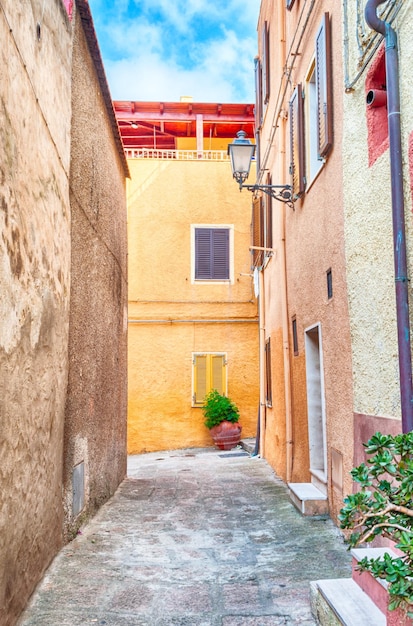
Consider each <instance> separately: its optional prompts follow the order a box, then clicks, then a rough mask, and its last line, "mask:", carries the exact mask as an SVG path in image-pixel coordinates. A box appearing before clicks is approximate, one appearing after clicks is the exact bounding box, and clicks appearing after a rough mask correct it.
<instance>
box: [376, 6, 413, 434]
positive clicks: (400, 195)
mask: <svg viewBox="0 0 413 626" xmlns="http://www.w3.org/2000/svg"><path fill="white" fill-rule="evenodd" d="M383 2H385V0H367V4H366V8H365V18H366V22H367V24H368V25H369V26H370V28H372V29H373V30H375V31H376V32H378V33H381V34H382V35H383V36H384V37H385V54H386V87H387V119H388V128H389V147H390V174H391V198H392V216H393V245H394V270H395V283H396V315H397V338H398V348H399V376H400V399H401V412H402V429H403V432H404V433H407V432H410V431H411V430H413V385H412V357H411V348H410V315H409V296H408V278H407V254H406V235H405V219H404V190H403V164H402V147H401V128H400V86H399V59H398V48H397V34H396V32H395V30H394V29H393V28H392V27H391V25H390V24H389V23H388V22H384V21H383V20H381V19H380V18H379V17H378V15H377V8H378V6H379V5H380V4H383Z"/></svg>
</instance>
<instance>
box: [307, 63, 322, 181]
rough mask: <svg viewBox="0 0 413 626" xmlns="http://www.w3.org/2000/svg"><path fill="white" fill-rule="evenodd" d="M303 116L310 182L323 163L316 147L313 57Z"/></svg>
mask: <svg viewBox="0 0 413 626" xmlns="http://www.w3.org/2000/svg"><path fill="white" fill-rule="evenodd" d="M305 117H306V119H307V120H308V123H307V134H306V163H307V183H308V184H310V183H311V182H312V181H313V180H314V179H315V178H316V176H317V174H318V172H319V171H320V169H321V168H322V166H323V163H324V161H323V159H322V158H321V157H320V156H319V149H318V134H317V87H316V74H315V59H313V62H312V63H311V66H310V69H309V71H308V74H307V77H306V83H305Z"/></svg>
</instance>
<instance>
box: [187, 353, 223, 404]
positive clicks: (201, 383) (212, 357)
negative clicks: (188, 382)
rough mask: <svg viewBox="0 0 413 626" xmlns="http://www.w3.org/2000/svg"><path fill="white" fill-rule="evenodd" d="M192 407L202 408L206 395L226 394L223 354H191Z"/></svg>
mask: <svg viewBox="0 0 413 626" xmlns="http://www.w3.org/2000/svg"><path fill="white" fill-rule="evenodd" d="M192 364H193V376H192V380H193V391H192V406H194V407H197V406H202V405H203V403H204V398H205V396H206V394H207V393H209V392H210V391H212V389H216V390H217V391H219V393H221V394H224V395H225V394H226V392H227V359H226V355H225V354H224V353H203V354H193V359H192Z"/></svg>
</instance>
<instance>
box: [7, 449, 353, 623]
mask: <svg viewBox="0 0 413 626" xmlns="http://www.w3.org/2000/svg"><path fill="white" fill-rule="evenodd" d="M128 466H129V467H128V478H127V479H126V480H125V481H124V482H123V483H122V485H121V486H120V488H119V489H118V491H117V492H116V494H115V496H114V497H113V498H112V499H111V500H110V501H109V502H108V503H107V504H106V505H105V506H103V508H102V509H101V510H100V511H99V512H98V514H97V515H96V517H95V518H94V519H93V520H92V521H91V522H89V524H88V525H87V526H85V527H84V528H83V529H82V533H81V534H79V535H78V536H77V538H76V539H75V540H74V541H72V542H71V543H70V544H68V545H67V546H65V547H64V548H63V550H62V551H61V552H60V553H59V555H58V556H57V557H56V559H55V560H54V561H53V563H52V565H51V567H50V568H49V570H48V572H47V574H46V576H45V578H44V579H43V581H42V583H41V584H40V586H39V587H38V589H37V591H36V593H35V594H34V596H33V598H32V601H31V603H30V605H29V607H28V608H27V610H26V612H25V614H24V616H23V618H22V620H21V621H20V622H19V624H20V625H21V626H89V625H90V626H270V625H271V626H281V625H284V624H301V625H302V626H310V625H312V626H313V625H314V624H315V622H314V620H313V619H312V617H311V611H310V602H309V582H310V581H311V580H317V579H320V578H338V577H347V576H348V575H349V573H350V555H349V553H348V551H347V550H346V548H345V546H344V544H343V542H342V540H341V538H340V535H339V533H338V531H337V529H336V528H335V527H334V525H333V524H332V522H331V521H330V520H322V519H310V518H303V517H302V516H301V515H300V514H299V513H298V511H296V509H295V508H294V506H293V505H292V504H291V503H290V500H289V498H288V494H287V490H286V487H285V485H284V484H283V483H282V482H281V481H280V480H279V479H278V478H277V477H276V476H275V475H274V473H273V471H272V470H271V468H270V467H269V466H268V464H267V463H266V461H264V460H263V459H260V458H259V457H250V456H249V455H248V454H247V453H246V452H244V451H242V450H239V449H236V450H233V451H230V452H223V451H218V450H215V449H213V448H211V449H209V448H208V449H191V450H179V451H171V452H158V453H150V454H143V455H139V456H132V457H129V463H128Z"/></svg>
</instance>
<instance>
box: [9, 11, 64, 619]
mask: <svg viewBox="0 0 413 626" xmlns="http://www.w3.org/2000/svg"><path fill="white" fill-rule="evenodd" d="M42 6H43V3H42V2H41V1H40V0H39V1H38V2H36V1H32V2H24V3H21V2H14V0H8V1H7V0H6V2H2V8H1V9H0V42H1V45H0V65H1V68H2V69H1V72H0V233H1V235H0V293H1V297H0V458H1V463H0V492H1V497H0V623H1V624H2V626H8V625H11V624H13V623H14V622H15V620H16V618H17V616H18V614H19V613H20V611H21V609H22V608H23V607H24V605H25V603H26V602H27V599H28V597H29V595H30V594H31V592H32V590H33V588H34V585H35V584H36V582H37V581H38V580H39V578H40V577H41V575H42V573H43V572H44V570H45V568H46V566H47V565H48V564H49V562H50V560H51V559H52V557H53V556H54V554H55V553H56V551H57V550H58V548H59V546H60V545H61V542H62V518H63V508H62V497H61V484H62V452H63V421H64V406H65V397H66V386H67V368H68V360H67V344H68V322H69V293H70V205H69V160H70V141H69V138H70V119H71V99H70V82H71V76H70V65H71V43H70V42H71V29H70V24H69V20H68V17H67V13H66V11H65V8H64V6H63V4H62V3H61V2H60V0H50V2H48V3H46V6H45V10H44V13H43V18H42ZM37 23H38V24H39V30H38V31H36V24H37Z"/></svg>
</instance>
